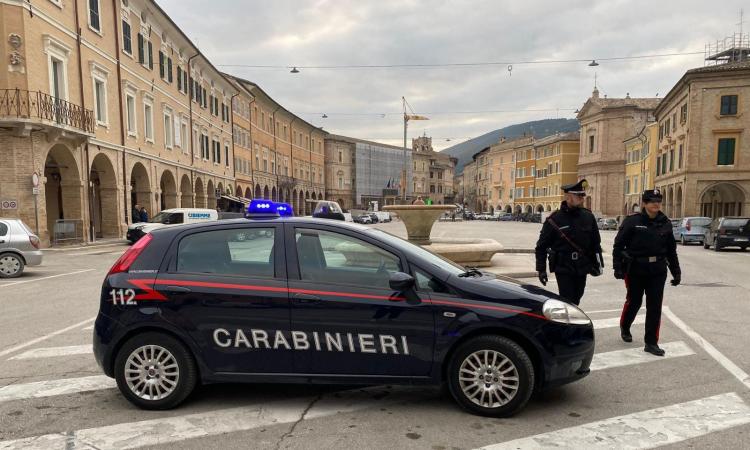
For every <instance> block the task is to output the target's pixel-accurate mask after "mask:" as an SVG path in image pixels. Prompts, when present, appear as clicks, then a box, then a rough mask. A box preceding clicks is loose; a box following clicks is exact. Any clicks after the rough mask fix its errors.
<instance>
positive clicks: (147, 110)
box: [143, 103, 154, 142]
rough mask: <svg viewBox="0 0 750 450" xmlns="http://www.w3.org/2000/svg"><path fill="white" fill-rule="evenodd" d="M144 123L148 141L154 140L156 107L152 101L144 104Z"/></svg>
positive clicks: (145, 135) (144, 131) (144, 132)
mask: <svg viewBox="0 0 750 450" xmlns="http://www.w3.org/2000/svg"><path fill="white" fill-rule="evenodd" d="M143 124H144V125H143V134H144V137H145V138H146V141H149V142H154V107H153V106H152V105H151V104H150V103H144V104H143Z"/></svg>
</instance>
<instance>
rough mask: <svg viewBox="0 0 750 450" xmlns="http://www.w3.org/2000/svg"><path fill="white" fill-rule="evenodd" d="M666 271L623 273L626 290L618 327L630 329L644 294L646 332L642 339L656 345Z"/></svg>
mask: <svg viewBox="0 0 750 450" xmlns="http://www.w3.org/2000/svg"><path fill="white" fill-rule="evenodd" d="M666 281H667V273H666V272H664V273H663V274H649V275H631V274H627V275H625V287H626V288H627V290H628V293H627V296H626V297H625V306H624V307H623V308H622V315H621V316H620V327H622V328H623V329H625V330H630V326H631V325H633V321H634V320H635V316H636V314H638V310H639V309H641V305H642V304H643V294H644V293H645V294H646V333H645V335H644V337H643V340H644V342H645V343H646V344H651V345H656V344H657V343H658V342H659V327H660V326H661V303H662V299H663V298H664V283H665V282H666Z"/></svg>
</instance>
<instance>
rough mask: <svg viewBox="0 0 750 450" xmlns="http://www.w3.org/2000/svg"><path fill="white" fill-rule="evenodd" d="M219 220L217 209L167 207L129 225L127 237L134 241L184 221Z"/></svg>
mask: <svg viewBox="0 0 750 450" xmlns="http://www.w3.org/2000/svg"><path fill="white" fill-rule="evenodd" d="M216 220H219V213H218V212H217V211H216V210H215V209H204V208H173V209H165V210H163V211H162V212H160V213H159V214H157V215H155V216H154V217H152V218H151V220H149V221H148V222H138V223H134V224H132V225H130V226H129V227H128V234H127V239H128V240H129V241H130V242H131V243H134V242H136V241H137V240H138V239H140V238H142V237H143V236H145V235H146V234H148V233H150V232H151V231H153V230H156V229H158V228H163V227H168V226H174V225H181V224H183V223H199V222H210V221H216Z"/></svg>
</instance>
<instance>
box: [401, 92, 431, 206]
mask: <svg viewBox="0 0 750 450" xmlns="http://www.w3.org/2000/svg"><path fill="white" fill-rule="evenodd" d="M401 101H402V103H403V107H404V170H403V174H402V176H403V180H404V184H403V189H404V193H403V196H402V199H403V200H404V202H406V187H407V183H408V182H409V181H408V180H407V177H406V174H407V173H409V172H408V171H407V168H406V148H407V147H406V130H407V128H408V127H409V121H410V120H430V118H429V117H427V116H420V115H417V114H407V113H406V98H405V97H401Z"/></svg>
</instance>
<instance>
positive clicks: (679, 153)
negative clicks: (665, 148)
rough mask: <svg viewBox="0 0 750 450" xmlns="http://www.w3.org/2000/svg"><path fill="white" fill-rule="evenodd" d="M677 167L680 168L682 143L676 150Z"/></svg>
mask: <svg viewBox="0 0 750 450" xmlns="http://www.w3.org/2000/svg"><path fill="white" fill-rule="evenodd" d="M677 168H678V169H682V144H680V148H679V149H678V151H677Z"/></svg>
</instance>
